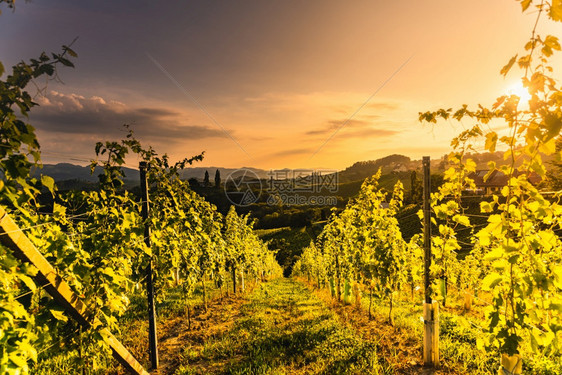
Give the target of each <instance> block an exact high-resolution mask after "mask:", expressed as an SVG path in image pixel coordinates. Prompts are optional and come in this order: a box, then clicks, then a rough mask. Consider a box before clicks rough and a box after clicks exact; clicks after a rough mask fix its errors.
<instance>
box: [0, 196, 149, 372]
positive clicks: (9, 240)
mask: <svg viewBox="0 0 562 375" xmlns="http://www.w3.org/2000/svg"><path fill="white" fill-rule="evenodd" d="M0 243H2V245H4V246H5V247H7V248H8V249H10V250H11V251H12V253H13V254H14V256H15V257H16V258H18V259H19V260H21V261H22V262H26V263H31V264H32V265H33V266H35V268H37V270H38V272H37V274H36V275H35V277H34V278H35V281H36V282H37V284H38V285H39V286H41V287H43V288H44V289H45V290H46V291H47V293H49V294H50V295H51V297H53V299H54V300H55V301H56V302H57V303H58V304H59V305H60V306H62V307H64V309H65V311H66V312H67V313H68V315H70V316H71V317H72V318H73V319H74V320H76V321H77V322H78V323H79V324H80V325H81V326H82V327H84V328H85V329H89V328H94V329H97V330H98V332H99V333H100V335H101V337H102V338H103V340H104V341H105V342H106V343H107V344H108V345H109V347H110V348H111V351H112V352H113V357H114V358H115V359H116V360H117V361H119V363H121V364H122V365H123V366H124V367H125V368H126V369H127V370H129V371H130V372H131V373H132V374H138V375H149V374H148V372H147V371H146V370H145V369H144V368H143V367H142V365H141V364H140V363H139V362H138V361H137V360H136V359H135V357H133V355H132V354H131V353H130V352H129V351H128V350H127V349H126V348H125V347H124V346H123V344H121V343H120V342H119V340H117V339H116V338H115V337H114V336H113V335H112V334H111V332H109V330H108V329H107V328H103V327H102V323H101V322H100V321H99V320H98V319H97V318H94V317H92V316H91V312H90V311H88V307H87V306H86V305H85V304H84V303H83V302H82V301H81V300H80V298H79V297H78V296H77V295H76V294H75V293H74V292H73V291H72V289H71V288H70V286H69V285H68V284H67V283H66V282H65V281H64V280H63V279H62V277H61V276H60V275H58V274H57V271H56V270H55V269H54V268H53V266H52V265H51V264H50V263H49V262H48V261H47V259H45V257H44V256H43V254H41V253H40V252H39V250H37V248H36V247H35V246H34V245H33V244H32V243H31V241H30V240H29V238H27V236H26V235H25V234H24V233H23V232H22V231H21V229H20V228H19V227H18V225H17V224H16V223H15V222H14V221H13V220H12V219H11V218H10V216H9V215H8V214H7V213H6V211H5V210H4V208H3V207H0Z"/></svg>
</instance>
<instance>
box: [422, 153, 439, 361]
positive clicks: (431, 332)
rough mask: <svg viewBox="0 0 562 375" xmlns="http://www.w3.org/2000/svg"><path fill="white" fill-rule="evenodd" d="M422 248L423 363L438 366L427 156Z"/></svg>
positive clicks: (429, 179) (437, 309)
mask: <svg viewBox="0 0 562 375" xmlns="http://www.w3.org/2000/svg"><path fill="white" fill-rule="evenodd" d="M422 164H423V229H424V231H423V234H424V236H423V247H424V287H425V292H424V295H425V303H424V305H423V319H424V339H423V362H424V364H425V365H426V366H438V365H439V307H438V303H437V302H434V301H432V300H431V275H430V269H431V257H432V255H431V207H430V197H431V174H430V159H429V156H424V157H423V162H422Z"/></svg>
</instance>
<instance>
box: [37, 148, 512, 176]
mask: <svg viewBox="0 0 562 375" xmlns="http://www.w3.org/2000/svg"><path fill="white" fill-rule="evenodd" d="M469 156H470V157H471V158H473V159H474V161H475V162H476V163H477V166H478V168H480V169H484V168H485V167H486V163H487V162H489V161H498V162H499V161H501V160H502V156H503V153H502V152H495V153H483V154H471V155H469ZM431 164H432V172H434V173H435V172H442V171H443V168H444V159H443V158H439V159H432V163H431ZM379 168H380V169H381V170H382V174H383V175H384V174H388V173H393V172H394V173H401V172H408V171H419V170H420V169H421V160H412V159H410V158H409V157H408V156H404V155H399V154H393V155H388V156H385V157H383V158H380V159H376V160H367V161H359V162H356V163H354V164H353V165H352V166H350V167H347V168H346V169H344V170H342V171H340V172H338V180H339V182H352V181H359V180H364V179H365V178H367V177H370V176H372V175H373V174H375V173H376V172H377V171H378V170H379ZM217 169H218V170H219V171H220V175H221V179H222V181H223V182H224V181H226V180H227V178H228V177H229V176H230V177H232V178H233V179H238V178H241V177H242V176H244V175H245V174H246V178H248V177H251V176H248V174H247V173H248V172H247V171H251V172H253V173H255V175H256V176H257V177H258V178H259V179H269V178H270V177H271V171H270V170H264V169H260V168H252V167H241V168H222V167H189V168H186V169H185V170H183V171H182V172H181V173H180V177H181V178H182V179H185V180H188V179H191V178H195V179H197V180H199V181H203V179H204V177H205V171H208V172H209V175H210V177H211V180H213V178H214V175H215V171H216V170H217ZM123 171H124V172H125V179H126V180H128V181H137V180H138V178H139V172H138V170H136V169H133V168H127V167H123ZM275 171H276V172H280V171H291V169H288V168H285V169H277V170H275ZM311 171H312V170H311ZM101 173H102V168H101V167H96V169H95V170H94V173H93V174H92V173H90V167H82V166H79V165H74V164H69V163H59V164H45V165H44V166H43V169H39V170H36V171H34V173H33V176H34V177H38V176H40V175H41V174H44V175H47V176H51V177H53V178H54V179H55V181H57V182H60V181H67V180H77V181H84V182H89V183H96V182H97V181H98V175H99V174H101ZM276 175H277V176H279V177H280V176H282V175H283V173H276ZM290 175H291V174H290V173H289V174H287V177H291V176H290ZM308 178H310V177H304V179H305V180H306V179H308ZM211 183H214V180H213V181H211Z"/></svg>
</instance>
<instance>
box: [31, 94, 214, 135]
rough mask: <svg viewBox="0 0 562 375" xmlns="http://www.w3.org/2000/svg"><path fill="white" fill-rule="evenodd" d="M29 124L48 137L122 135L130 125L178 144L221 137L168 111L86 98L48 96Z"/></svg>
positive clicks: (173, 111)
mask: <svg viewBox="0 0 562 375" xmlns="http://www.w3.org/2000/svg"><path fill="white" fill-rule="evenodd" d="M32 121H33V124H34V125H35V127H36V128H37V129H38V130H41V131H43V132H47V133H64V134H75V135H100V136H103V137H107V136H112V135H122V129H123V128H122V126H123V124H130V125H131V127H132V128H133V130H134V131H135V134H138V135H139V136H141V137H151V138H156V139H161V140H169V141H170V142H177V141H182V140H194V139H204V138H213V137H224V136H225V134H224V132H223V131H222V130H221V129H218V128H217V129H215V128H209V127H206V126H202V125H197V124H191V123H189V118H186V116H185V115H184V114H182V113H181V112H179V111H176V110H171V109H167V108H149V107H141V108H133V107H130V106H127V105H125V104H123V103H120V102H117V101H106V100H105V99H103V98H101V97H97V96H93V97H90V98H86V97H84V96H81V95H75V94H70V95H66V94H61V93H57V92H51V93H50V95H49V96H48V97H47V98H44V99H42V100H40V106H39V107H38V108H37V109H36V110H35V111H34V113H33V115H32Z"/></svg>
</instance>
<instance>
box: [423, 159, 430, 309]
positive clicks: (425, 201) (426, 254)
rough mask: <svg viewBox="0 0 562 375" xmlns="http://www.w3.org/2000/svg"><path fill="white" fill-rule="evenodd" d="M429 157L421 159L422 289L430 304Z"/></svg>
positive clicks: (426, 300) (426, 301)
mask: <svg viewBox="0 0 562 375" xmlns="http://www.w3.org/2000/svg"><path fill="white" fill-rule="evenodd" d="M429 166H430V162H429V156H424V157H423V249H424V279H423V280H424V287H425V293H424V295H425V303H429V304H431V280H430V275H429V271H430V268H431V208H430V193H431V175H430V173H429Z"/></svg>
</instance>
